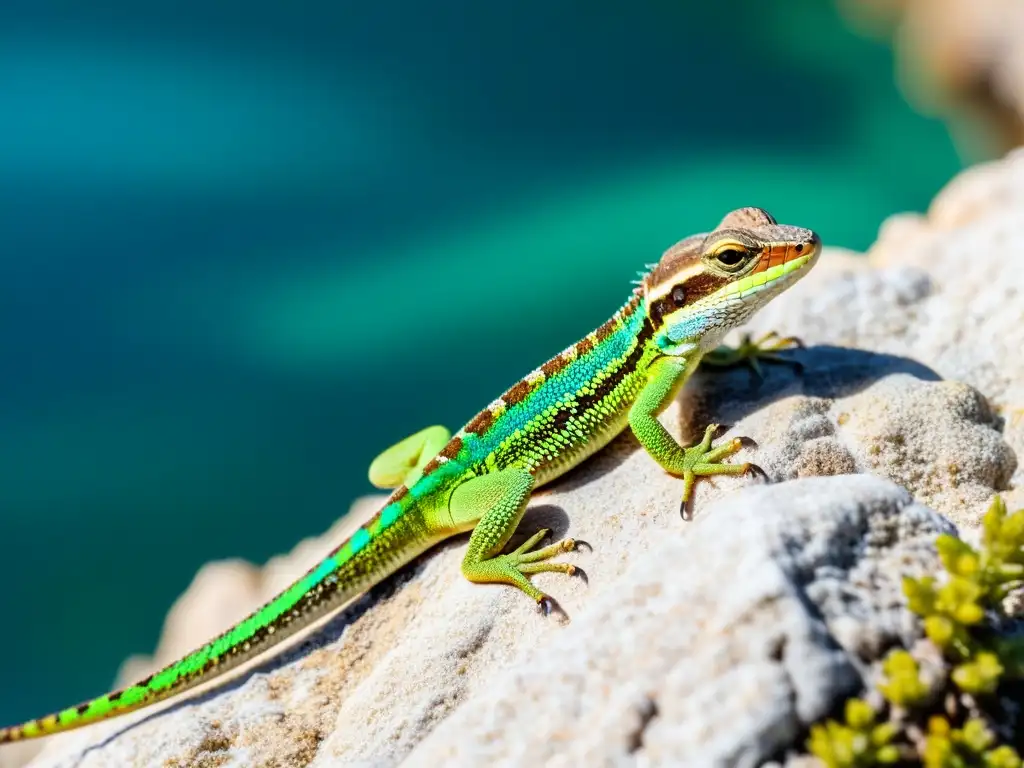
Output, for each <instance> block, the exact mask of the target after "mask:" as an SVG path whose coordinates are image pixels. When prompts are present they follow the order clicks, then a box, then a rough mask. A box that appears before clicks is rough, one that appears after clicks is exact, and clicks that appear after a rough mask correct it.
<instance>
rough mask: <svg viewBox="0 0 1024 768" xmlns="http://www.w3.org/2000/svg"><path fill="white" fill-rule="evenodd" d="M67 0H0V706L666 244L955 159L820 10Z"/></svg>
mask: <svg viewBox="0 0 1024 768" xmlns="http://www.w3.org/2000/svg"><path fill="white" fill-rule="evenodd" d="M90 5H91V4H86V3H74V2H70V1H69V2H63V3H60V2H40V1H39V0H31V1H30V0H5V2H4V3H3V4H0V110H2V116H3V119H2V120H0V665H2V666H0V721H2V722H13V721H18V720H22V719H25V718H28V717H32V716H36V715H40V714H42V713H44V712H47V711H50V710H53V709H56V708H58V707H62V706H65V705H68V704H70V703H74V702H77V701H79V700H81V699H83V698H86V697H89V696H92V695H96V694H99V693H102V692H103V691H105V690H106V689H107V687H108V686H109V685H110V683H111V681H112V679H113V676H114V674H115V672H116V669H117V667H118V665H119V664H120V663H121V661H122V660H123V659H124V658H125V657H126V656H128V655H130V654H133V653H146V652H150V651H151V650H152V649H153V647H154V645H155V643H156V640H157V637H158V633H159V630H160V626H161V622H162V620H163V617H164V615H165V613H166V611H167V609H168V607H169V606H170V604H171V602H172V601H173V600H174V599H175V597H177V596H178V595H179V594H180V593H181V592H182V590H184V589H185V587H186V586H187V585H188V583H189V581H190V580H191V578H192V576H193V574H194V573H195V571H196V570H197V569H198V568H199V567H200V566H201V565H202V564H203V563H205V562H207V561H209V560H211V559H217V558H225V557H235V556H240V557H244V558H247V559H250V560H253V561H256V562H261V561H263V560H265V559H266V558H268V557H269V556H271V555H273V554H275V553H278V552H282V551H285V550H288V549H290V548H291V547H292V546H293V545H294V544H295V542H297V541H298V540H299V539H300V538H302V537H305V536H308V535H313V534H317V533H320V532H321V531H323V530H324V529H326V528H327V527H328V526H329V525H330V524H331V522H333V521H334V520H335V519H336V518H337V517H338V516H339V515H342V514H344V513H345V511H346V510H347V509H348V507H349V504H350V502H351V501H352V500H353V499H354V498H356V497H357V496H359V495H362V494H364V493H367V492H369V491H370V490H371V489H370V486H369V484H368V483H367V481H366V479H365V475H366V466H367V464H368V462H369V461H370V459H371V458H372V457H373V456H374V455H375V454H376V453H377V452H378V451H379V450H381V449H383V448H385V447H386V446H388V445H389V444H390V443H392V442H394V441H395V440H397V439H399V438H401V437H404V436H405V435H406V434H408V433H410V432H412V431H414V430H416V429H419V428H420V427H422V426H425V425H427V424H432V423H443V424H447V425H449V426H451V427H452V428H453V429H454V428H457V427H458V426H460V425H461V424H462V423H463V422H465V421H466V419H467V418H469V417H470V416H472V415H473V413H474V412H475V411H476V410H477V409H478V408H479V407H480V406H482V405H483V404H485V403H486V402H488V401H490V400H491V399H492V398H493V397H494V396H495V395H496V394H498V393H499V392H501V391H502V390H503V389H504V388H505V387H506V386H507V385H509V384H510V383H512V382H514V381H515V380H516V379H517V378H518V377H519V376H520V375H521V374H522V373H524V372H525V371H527V370H529V369H530V368H532V367H534V366H535V365H537V364H538V363H540V362H542V361H543V360H544V359H546V358H547V357H549V356H550V355H552V354H554V353H556V352H558V351H559V350H560V349H562V348H563V347H564V346H566V345H567V344H568V343H570V342H572V341H573V340H575V339H576V338H578V337H579V336H581V335H583V334H585V333H586V332H587V331H588V330H590V329H591V328H593V327H594V326H596V325H598V324H599V323H601V322H602V321H603V320H604V319H605V318H606V317H607V315H608V314H609V313H610V312H612V311H613V310H614V309H615V308H616V307H617V306H619V304H620V302H621V301H622V300H623V299H624V298H625V296H626V294H627V292H628V290H629V281H630V280H631V279H632V278H633V276H634V272H635V270H637V269H639V268H641V267H642V265H643V264H644V263H645V262H649V261H653V260H656V258H657V256H658V255H659V254H660V253H661V251H662V250H663V249H664V248H665V247H666V246H668V245H669V244H671V243H672V242H674V241H675V240H676V239H678V238H680V237H682V236H684V235H687V234H690V233H691V232H693V231H700V230H706V229H707V228H709V227H711V226H714V224H716V223H717V221H718V220H719V218H720V217H721V216H722V214H723V213H724V212H725V211H727V210H729V209H730V208H733V207H737V206H741V205H750V204H755V205H760V206H763V207H766V208H768V209H770V210H771V211H773V212H774V213H775V214H776V215H777V216H778V217H779V218H780V219H781V220H783V221H785V222H789V223H799V224H803V225H807V226H812V227H814V228H815V229H817V230H818V231H819V232H820V233H821V235H822V236H823V239H824V240H825V241H826V243H829V244H838V245H843V246H848V247H851V248H864V247H866V246H867V245H869V244H870V243H871V241H872V240H873V239H874V236H875V233H876V231H877V228H878V226H879V224H880V223H881V222H882V220H883V219H884V218H885V217H886V216H887V215H888V214H890V213H893V212H897V211H903V210H923V209H924V207H925V206H926V205H927V203H928V201H929V200H930V199H931V197H932V196H933V194H934V193H935V192H936V191H937V190H938V189H939V188H940V187H941V185H942V184H943V183H944V182H945V181H946V180H947V179H948V178H949V177H950V176H952V175H953V174H954V173H955V172H956V171H957V170H958V169H959V168H960V167H962V166H963V164H964V163H966V162H968V161H970V160H973V159H977V158H965V157H961V156H960V155H958V153H957V150H956V149H955V147H954V145H953V143H952V140H951V138H950V135H949V132H948V130H947V128H946V126H945V125H943V124H942V123H941V122H939V121H937V120H934V119H930V118H928V117H926V116H923V115H920V114H917V113H916V112H915V111H914V110H913V108H912V107H911V106H910V105H908V103H907V102H906V100H905V99H904V97H903V96H902V95H901V94H900V92H899V90H898V88H897V86H896V84H895V81H894V76H893V59H892V53H891V51H890V49H889V48H888V46H887V45H886V44H885V43H884V42H880V41H877V40H869V39H865V38H864V37H861V36H858V35H857V34H855V33H854V32H852V31H850V30H849V29H848V28H847V27H846V26H845V25H844V24H843V22H842V21H841V20H840V18H839V16H838V15H837V14H836V12H835V11H834V9H833V8H832V7H831V5H830V4H829V3H827V2H822V0H788V1H787V2H786V3H767V2H764V0H729V1H728V2H725V1H723V2H716V3H693V2H686V1H685V0H675V1H674V2H668V1H667V0H650V1H649V2H642V3H630V4H626V3H621V2H610V1H609V0H600V1H598V2H595V1H594V0H591V2H587V3H583V2H566V1H564V0H546V1H545V2H541V1H540V0H524V2H519V3H511V4H494V5H491V4H489V3H470V2H465V1H463V2H458V1H457V0H435V1H434V2H431V3H429V4H428V3H414V2H407V1H406V2H403V1H402V0H390V1H384V2H378V3H371V4H359V6H358V7H349V6H351V5H352V4H348V3H331V2H327V0H307V2H300V3H292V4H282V3H271V2H267V0H254V1H251V2H247V3H244V4H243V3H227V2H223V1H222V2H208V0H203V1H202V2H200V0H176V1H175V2H171V1H170V0H149V1H148V2H146V3H129V2H127V1H126V0H112V1H111V2H108V3H105V4H104V5H103V8H96V7H89V6H90ZM570 515H571V511H570Z"/></svg>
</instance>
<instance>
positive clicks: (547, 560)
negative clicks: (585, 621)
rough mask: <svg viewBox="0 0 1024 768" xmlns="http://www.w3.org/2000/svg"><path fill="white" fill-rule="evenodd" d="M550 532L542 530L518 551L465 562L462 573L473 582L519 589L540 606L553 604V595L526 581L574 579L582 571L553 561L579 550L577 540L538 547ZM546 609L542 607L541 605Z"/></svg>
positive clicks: (573, 566) (566, 540) (565, 540)
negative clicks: (545, 576) (558, 576)
mask: <svg viewBox="0 0 1024 768" xmlns="http://www.w3.org/2000/svg"><path fill="white" fill-rule="evenodd" d="M549 533H550V531H549V530H547V529H546V528H545V529H541V530H539V531H537V533H535V534H534V535H533V536H531V537H530V538H529V539H527V540H526V541H525V542H524V543H523V544H521V545H520V546H519V547H518V548H517V549H516V550H514V551H512V552H509V553H508V554H503V555H496V556H495V557H491V558H487V559H483V560H480V561H478V562H464V563H463V567H462V570H463V573H464V574H465V576H466V577H467V578H468V579H469V580H470V581H475V582H497V583H502V584H509V585H511V586H513V587H518V588H519V589H521V590H522V591H523V592H525V593H526V594H527V595H528V596H529V597H530V598H532V599H533V600H534V601H535V602H536V603H537V604H538V605H540V604H541V603H542V601H545V600H546V601H548V602H552V598H551V597H550V595H546V594H544V593H543V592H541V591H540V590H539V589H537V588H536V587H535V586H534V585H533V584H532V583H531V582H530V580H529V579H528V578H527V577H528V576H530V575H532V574H534V573H551V572H554V573H564V574H566V575H567V576H575V575H577V574H578V573H579V572H580V570H579V569H578V568H577V567H576V566H575V565H573V564H572V563H564V562H552V561H551V558H553V557H555V556H556V555H560V554H563V553H565V552H572V551H573V550H574V549H576V541H575V540H573V539H562V540H561V541H557V542H555V543H554V544H549V545H548V546H546V547H541V548H540V549H535V547H536V546H537V545H538V544H539V543H540V542H541V541H542V540H543V539H544V538H545V537H546V536H547V535H548V534H549ZM541 607H543V606H541Z"/></svg>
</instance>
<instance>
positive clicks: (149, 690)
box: [0, 496, 434, 744]
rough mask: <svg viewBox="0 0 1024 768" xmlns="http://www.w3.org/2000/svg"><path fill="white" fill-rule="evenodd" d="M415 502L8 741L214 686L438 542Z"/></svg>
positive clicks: (396, 507)
mask: <svg viewBox="0 0 1024 768" xmlns="http://www.w3.org/2000/svg"><path fill="white" fill-rule="evenodd" d="M411 506H412V504H411V498H410V497H405V498H404V499H399V498H396V496H392V498H391V499H390V500H389V501H388V503H387V504H386V505H385V506H384V508H383V509H382V510H381V511H380V512H378V513H377V515H376V516H374V517H373V518H372V519H371V520H370V521H368V522H367V523H365V524H364V525H362V526H361V527H360V528H358V529H357V530H356V531H355V532H354V533H353V534H352V535H351V536H350V537H349V538H348V539H347V540H346V541H345V542H344V543H343V544H342V545H341V546H340V547H338V548H337V549H335V550H334V551H333V552H331V553H330V554H329V555H328V556H327V557H325V558H324V559H323V560H321V561H320V563H319V564H317V565H316V566H315V567H313V568H312V569H310V570H309V571H308V572H307V573H306V575H304V576H303V577H302V578H300V579H298V580H297V581H296V582H295V583H293V584H292V585H291V586H290V587H288V588H287V589H285V590H284V591H283V592H281V593H280V594H279V595H277V596H276V597H274V598H273V599H271V600H270V601H268V602H267V603H265V604H264V605H263V606H262V607H261V608H259V609H257V610H256V611H254V612H253V613H251V614H250V615H249V616H248V617H246V618H245V619H243V620H242V621H240V622H239V623H237V624H236V625H235V626H233V627H231V628H230V629H228V630H227V631H226V632H224V633H223V634H222V635H219V636H218V637H216V638H214V639H213V640H211V641H210V642H208V643H206V644H205V645H203V646H202V647H200V648H198V649H196V650H195V651H193V652H192V653H190V654H188V655H187V656H184V657H182V658H181V659H179V660H178V661H176V662H174V663H172V664H169V665H168V666H166V667H164V668H163V669H161V670H160V671H159V672H157V673H155V674H153V675H151V676H149V677H147V678H146V679H145V680H140V681H139V682H137V683H135V684H134V685H130V686H128V687H127V688H122V689H121V690H119V691H114V692H112V693H108V694H105V695H103V696H99V697H98V698H95V699H91V700H89V701H86V702H83V703H82V704H79V705H77V706H74V707H69V708H67V709H63V710H61V711H59V712H54V713H53V714H50V715H47V716H45V717H41V718H38V719H36V720H29V721H28V722H25V723H22V724H20V725H14V726H10V727H7V728H0V744H6V743H11V742H15V741H22V740H24V739H34V738H38V737H41V736H46V735H49V734H53V733H60V732H63V731H69V730H72V729H74V728H80V727H82V726H84V725H89V724H91V723H95V722H98V721H100V720H105V719H107V718H110V717H114V716H117V715H122V714H127V713H128V712H132V711H134V710H137V709H141V708H143V707H146V706H149V705H152V704H156V703H157V702H160V701H164V700H165V699H168V698H170V697H171V696H174V695H176V694H179V693H183V692H184V691H187V690H189V689H191V688H195V687H196V686H199V685H202V684H204V683H207V682H209V681H211V680H213V679H215V678H217V677H219V676H221V675H223V674H224V673H225V672H228V671H229V670H231V669H233V668H234V667H237V666H239V665H241V664H244V663H245V662H247V661H249V660H250V659H252V658H254V657H255V656H257V655H259V654H262V653H263V652H265V651H268V650H270V649H271V648H273V647H274V646H275V645H278V644H279V643H281V642H282V641H284V640H285V639H287V638H288V637H290V636H292V635H294V634H295V633H296V632H298V631H299V630H301V629H303V628H304V627H306V626H308V625H309V624H311V623H312V622H314V621H316V620H318V619H320V618H322V617H324V616H326V615H327V614H328V613H330V612H332V611H334V610H336V609H337V608H340V607H341V606H342V605H344V604H345V603H346V602H348V601H349V600H351V599H352V598H353V597H356V596H358V595H359V594H361V593H362V592H364V591H365V590H366V589H368V588H369V587H371V586H373V585H374V584H377V583H379V582H380V581H381V580H382V579H384V578H386V577H387V576H388V575H390V574H391V573H393V572H394V571H396V570H398V568H400V567H401V566H402V565H404V564H405V563H407V562H409V561H410V560H412V559H413V558H415V557H416V556H417V555H419V554H421V553H422V552H423V551H425V550H426V549H428V548H429V547H430V546H431V545H432V544H433V543H434V542H433V541H430V540H427V539H426V538H425V537H424V535H423V534H424V529H423V526H422V524H421V523H420V521H419V519H418V518H419V516H418V515H415V514H412V515H410V514H408V512H410V511H411Z"/></svg>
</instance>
